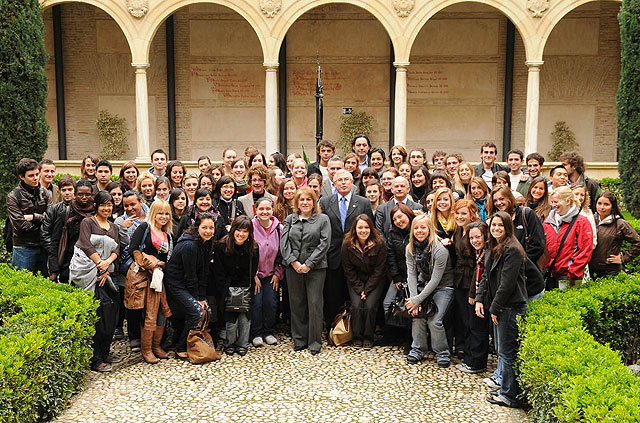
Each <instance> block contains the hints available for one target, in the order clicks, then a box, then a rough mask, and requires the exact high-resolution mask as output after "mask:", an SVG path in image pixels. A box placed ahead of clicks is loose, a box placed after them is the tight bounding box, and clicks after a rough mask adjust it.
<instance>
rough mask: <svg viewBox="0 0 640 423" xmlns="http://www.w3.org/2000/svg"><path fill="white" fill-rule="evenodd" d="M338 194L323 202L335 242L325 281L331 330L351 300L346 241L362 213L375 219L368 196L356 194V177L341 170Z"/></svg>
mask: <svg viewBox="0 0 640 423" xmlns="http://www.w3.org/2000/svg"><path fill="white" fill-rule="evenodd" d="M333 183H334V185H335V187H336V190H337V192H336V194H332V195H330V196H327V197H322V198H321V199H320V208H322V213H323V214H326V215H327V216H329V222H330V223H331V243H330V244H329V252H328V253H327V261H328V265H329V267H328V268H327V275H326V279H325V281H324V319H325V323H326V325H327V330H329V329H330V325H331V322H332V321H333V318H334V317H335V315H336V313H337V312H338V310H339V309H340V307H341V306H342V304H344V302H345V301H346V300H347V298H349V296H348V291H347V289H348V287H347V282H346V279H345V277H344V272H343V270H342V257H341V250H342V238H343V237H344V235H345V234H346V233H347V232H349V230H350V229H351V226H352V225H353V222H354V221H355V220H356V218H357V217H358V216H360V215H361V214H366V215H367V216H369V217H371V218H373V213H372V212H371V202H370V201H369V199H367V198H365V197H361V196H359V195H355V194H353V193H352V191H351V188H352V186H353V175H352V174H351V172H349V171H347V170H344V169H341V170H338V171H337V172H336V173H335V174H334V176H333Z"/></svg>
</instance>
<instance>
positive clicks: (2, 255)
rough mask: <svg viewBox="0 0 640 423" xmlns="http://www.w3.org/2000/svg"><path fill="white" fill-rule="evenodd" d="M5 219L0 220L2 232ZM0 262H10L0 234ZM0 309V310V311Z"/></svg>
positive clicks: (1, 231)
mask: <svg viewBox="0 0 640 423" xmlns="http://www.w3.org/2000/svg"><path fill="white" fill-rule="evenodd" d="M4 224H5V221H4V220H1V221H0V233H4ZM0 263H6V264H11V253H10V252H8V251H7V247H6V246H5V245H4V237H1V236H0ZM1 312H2V311H0V313H1Z"/></svg>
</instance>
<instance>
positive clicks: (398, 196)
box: [376, 176, 422, 240]
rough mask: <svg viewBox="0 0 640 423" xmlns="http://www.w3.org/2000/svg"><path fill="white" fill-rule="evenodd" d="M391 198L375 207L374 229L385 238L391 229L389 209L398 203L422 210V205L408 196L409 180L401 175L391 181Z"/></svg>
mask: <svg viewBox="0 0 640 423" xmlns="http://www.w3.org/2000/svg"><path fill="white" fill-rule="evenodd" d="M391 190H392V191H393V198H392V199H391V200H389V201H387V202H386V203H384V204H381V205H379V206H378V208H377V209H376V229H377V230H378V232H380V234H381V235H382V237H383V238H384V239H385V240H386V239H387V235H389V231H390V230H391V209H392V208H393V206H395V205H396V204H398V203H403V204H405V205H407V206H409V207H410V208H411V209H412V210H422V205H421V204H419V203H416V202H415V201H413V200H411V199H410V198H409V197H408V196H409V181H407V179H406V178H404V177H402V176H398V177H397V178H394V179H393V181H392V182H391Z"/></svg>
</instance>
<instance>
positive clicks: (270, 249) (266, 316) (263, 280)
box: [251, 197, 284, 347]
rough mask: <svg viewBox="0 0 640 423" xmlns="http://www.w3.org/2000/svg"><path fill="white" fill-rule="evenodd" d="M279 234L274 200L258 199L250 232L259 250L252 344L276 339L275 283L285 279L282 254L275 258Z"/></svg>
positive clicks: (262, 343)
mask: <svg viewBox="0 0 640 423" xmlns="http://www.w3.org/2000/svg"><path fill="white" fill-rule="evenodd" d="M281 233H282V225H281V224H280V221H279V220H278V219H277V218H275V217H274V216H273V200H272V199H270V198H268V197H262V198H260V199H259V200H258V202H257V203H256V216H255V217H254V218H253V234H254V237H255V240H256V243H257V244H258V248H259V249H260V258H259V261H258V273H257V274H256V277H255V285H256V288H255V292H254V294H255V298H254V303H253V311H252V318H251V332H252V335H251V337H252V339H253V341H252V343H253V345H254V346H255V347H261V346H263V345H264V344H265V343H266V344H267V345H274V344H276V343H277V342H278V341H277V340H276V338H275V336H273V330H274V326H275V324H276V313H277V311H278V297H279V296H278V284H279V283H280V281H281V280H282V279H283V278H284V269H283V268H282V265H281V264H280V261H281V259H282V257H278V256H279V254H280V234H281Z"/></svg>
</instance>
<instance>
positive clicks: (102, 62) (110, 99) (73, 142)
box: [43, 2, 136, 159]
mask: <svg viewBox="0 0 640 423" xmlns="http://www.w3.org/2000/svg"><path fill="white" fill-rule="evenodd" d="M54 7H55V8H58V9H57V10H58V13H59V19H60V21H61V46H62V58H63V80H64V98H65V108H64V112H65V121H66V131H65V134H66V146H67V159H81V158H82V157H83V156H85V155H86V154H87V153H94V154H98V153H100V150H101V146H100V143H99V141H98V131H97V127H96V119H97V118H98V115H99V113H100V111H101V110H107V111H109V112H112V113H116V114H118V115H120V116H121V117H124V118H126V120H127V128H128V129H129V154H130V155H131V157H135V155H136V147H135V146H136V114H135V75H134V72H133V70H132V68H131V49H130V46H129V43H128V42H127V39H126V37H125V35H124V33H123V32H122V29H121V28H120V26H119V25H118V23H117V22H116V21H115V20H114V19H113V18H112V17H111V16H110V15H109V14H107V13H106V12H104V11H103V10H101V9H99V8H97V7H95V6H92V5H89V4H86V3H81V2H69V3H64V4H60V5H56V6H53V7H48V8H47V9H45V10H44V14H43V19H44V24H45V48H46V51H47V54H48V55H49V62H48V64H47V67H46V73H47V79H48V85H49V94H48V97H47V103H48V110H47V122H48V123H49V126H50V127H51V131H50V133H49V147H48V149H47V152H46V153H45V157H47V158H51V159H58V158H59V154H58V146H59V145H58V144H59V140H58V125H57V119H56V116H57V104H56V100H57V99H56V72H55V51H54V50H55V49H54V25H53V20H54V18H53V8H54Z"/></svg>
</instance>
